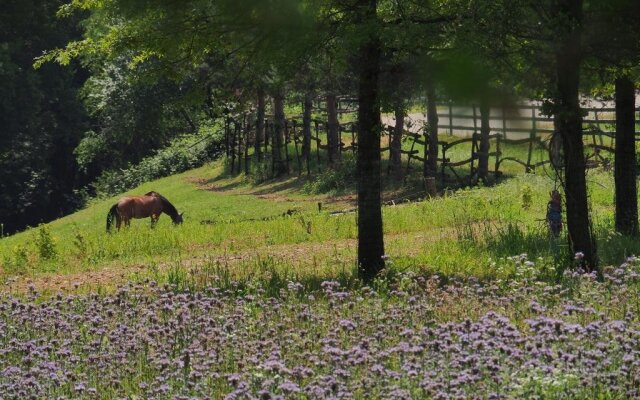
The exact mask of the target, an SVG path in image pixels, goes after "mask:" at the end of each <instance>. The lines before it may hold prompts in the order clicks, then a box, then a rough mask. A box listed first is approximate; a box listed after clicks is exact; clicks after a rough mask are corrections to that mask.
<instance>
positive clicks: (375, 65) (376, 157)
mask: <svg viewBox="0 0 640 400" xmlns="http://www.w3.org/2000/svg"><path fill="white" fill-rule="evenodd" d="M376 6H377V1H376V0H359V1H358V3H357V7H358V10H359V12H360V18H361V19H360V21H359V22H360V24H361V27H362V29H367V27H368V26H369V25H370V23H371V22H373V21H375V20H376V19H377V15H376ZM367 32H368V37H367V38H366V39H365V40H364V43H362V44H361V45H360V47H359V49H358V53H359V54H358V55H359V57H358V61H359V65H358V81H359V82H358V101H359V107H358V155H357V182H358V273H359V276H360V278H361V279H362V280H363V281H365V282H371V281H372V280H373V278H374V277H375V276H376V275H377V274H378V272H380V271H381V270H382V268H384V257H383V256H384V240H383V233H382V210H381V208H380V190H381V183H380V129H381V123H380V104H379V82H378V78H379V74H380V54H381V43H380V37H379V34H378V32H377V30H375V29H368V30H367Z"/></svg>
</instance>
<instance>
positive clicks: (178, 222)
mask: <svg viewBox="0 0 640 400" xmlns="http://www.w3.org/2000/svg"><path fill="white" fill-rule="evenodd" d="M182 215H184V213H183V212H181V213H180V214H178V215H176V217H175V218H174V219H173V223H174V224H175V225H180V224H181V223H182V221H183V219H182Z"/></svg>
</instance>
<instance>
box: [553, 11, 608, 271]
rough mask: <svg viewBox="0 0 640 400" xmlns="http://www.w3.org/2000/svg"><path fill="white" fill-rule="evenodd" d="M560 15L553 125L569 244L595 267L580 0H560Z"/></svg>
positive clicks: (586, 265)
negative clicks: (557, 139) (583, 108)
mask: <svg viewBox="0 0 640 400" xmlns="http://www.w3.org/2000/svg"><path fill="white" fill-rule="evenodd" d="M559 7H560V10H559V15H562V16H564V17H565V18H566V21H565V22H564V23H563V28H564V32H562V33H561V38H560V41H561V42H560V46H559V47H558V49H557V52H556V90H557V95H558V98H557V104H556V115H555V118H554V121H555V127H556V131H557V133H558V134H560V136H561V138H562V150H563V153H564V184H565V188H564V189H565V197H566V204H567V229H568V231H569V247H570V249H571V251H572V252H573V253H574V254H578V253H582V257H581V258H582V261H581V264H582V266H583V267H584V268H585V269H586V270H588V271H591V270H597V267H598V258H597V254H596V244H595V241H594V239H593V235H592V232H591V221H590V219H589V206H588V204H587V182H586V176H585V166H586V165H585V164H586V163H585V157H584V143H583V141H582V113H581V109H580V102H579V84H580V62H581V54H580V53H581V46H580V42H581V28H580V24H581V22H582V0H561V1H560V2H559Z"/></svg>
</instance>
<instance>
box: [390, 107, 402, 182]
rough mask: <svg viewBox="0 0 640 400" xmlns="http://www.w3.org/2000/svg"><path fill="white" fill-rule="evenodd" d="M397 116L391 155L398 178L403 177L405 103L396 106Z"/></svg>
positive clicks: (395, 174) (392, 165)
mask: <svg viewBox="0 0 640 400" xmlns="http://www.w3.org/2000/svg"><path fill="white" fill-rule="evenodd" d="M394 114H395V117H396V125H395V126H394V127H393V136H392V137H391V146H390V149H389V152H390V155H391V157H390V158H391V165H390V166H389V167H390V168H391V171H392V172H393V175H394V176H395V177H396V179H402V132H403V130H404V105H403V104H402V102H398V103H397V104H396V106H395V107H394Z"/></svg>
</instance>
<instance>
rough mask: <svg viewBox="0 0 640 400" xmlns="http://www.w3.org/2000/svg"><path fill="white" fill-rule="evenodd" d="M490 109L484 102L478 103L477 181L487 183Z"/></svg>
mask: <svg viewBox="0 0 640 400" xmlns="http://www.w3.org/2000/svg"><path fill="white" fill-rule="evenodd" d="M490 114H491V108H490V106H489V103H488V102H487V101H486V100H484V99H483V100H482V102H481V103H480V146H479V150H480V155H479V157H478V179H482V181H483V182H487V176H488V175H489V135H490V134H491V127H490V125H489V116H490Z"/></svg>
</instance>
